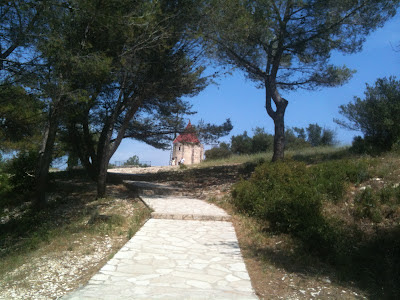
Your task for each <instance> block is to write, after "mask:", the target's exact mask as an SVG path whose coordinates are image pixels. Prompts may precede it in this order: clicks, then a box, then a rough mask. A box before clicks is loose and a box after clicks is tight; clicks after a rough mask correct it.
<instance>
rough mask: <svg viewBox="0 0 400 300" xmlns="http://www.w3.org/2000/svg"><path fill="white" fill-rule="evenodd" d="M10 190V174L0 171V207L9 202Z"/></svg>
mask: <svg viewBox="0 0 400 300" xmlns="http://www.w3.org/2000/svg"><path fill="white" fill-rule="evenodd" d="M11 191H12V186H11V183H10V176H9V175H8V174H2V173H0V208H1V207H4V206H5V205H8V204H9V202H10V193H11Z"/></svg>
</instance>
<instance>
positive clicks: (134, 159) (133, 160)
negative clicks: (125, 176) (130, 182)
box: [124, 155, 140, 166]
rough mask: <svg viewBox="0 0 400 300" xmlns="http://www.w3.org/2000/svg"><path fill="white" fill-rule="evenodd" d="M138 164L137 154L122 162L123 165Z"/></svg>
mask: <svg viewBox="0 0 400 300" xmlns="http://www.w3.org/2000/svg"><path fill="white" fill-rule="evenodd" d="M139 164H140V163H139V156H137V155H134V156H132V157H130V158H128V160H127V161H126V162H124V166H139Z"/></svg>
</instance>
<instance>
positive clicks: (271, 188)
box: [232, 162, 324, 239]
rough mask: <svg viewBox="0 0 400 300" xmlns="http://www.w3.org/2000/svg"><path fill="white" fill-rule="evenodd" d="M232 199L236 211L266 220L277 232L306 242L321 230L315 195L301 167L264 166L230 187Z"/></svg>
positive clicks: (287, 163) (299, 165)
mask: <svg viewBox="0 0 400 300" xmlns="http://www.w3.org/2000/svg"><path fill="white" fill-rule="evenodd" d="M232 196H233V204H234V205H235V206H236V207H237V209H238V210H239V211H241V212H243V213H246V214H249V215H251V216H254V217H256V218H259V219H261V220H268V221H269V222H270V224H271V225H272V227H273V228H274V229H275V230H278V231H283V232H289V233H292V234H294V235H295V236H298V237H301V238H305V239H309V238H311V236H314V235H315V234H316V233H317V231H318V230H319V229H318V228H320V226H322V227H323V226H324V224H323V223H324V221H323V218H322V216H321V201H320V199H319V194H318V193H317V191H316V190H315V188H314V187H313V181H312V176H310V172H309V170H308V169H307V167H306V165H305V164H303V163H299V162H277V163H264V164H262V165H261V166H259V167H257V168H256V169H255V171H254V173H253V174H252V176H251V178H250V180H248V181H244V180H242V181H241V182H239V183H237V184H236V185H235V186H234V187H233V191H232Z"/></svg>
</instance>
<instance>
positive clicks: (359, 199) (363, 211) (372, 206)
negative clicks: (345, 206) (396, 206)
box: [354, 187, 382, 223]
mask: <svg viewBox="0 0 400 300" xmlns="http://www.w3.org/2000/svg"><path fill="white" fill-rule="evenodd" d="M379 200H380V199H379V196H378V194H377V193H375V192H374V191H373V190H372V189H371V188H370V187H367V188H366V189H365V190H363V191H362V192H361V193H359V194H357V195H356V198H355V204H356V208H355V212H354V214H355V216H356V217H358V218H368V219H370V220H371V221H373V222H376V223H379V222H380V221H382V215H381V212H380V209H379Z"/></svg>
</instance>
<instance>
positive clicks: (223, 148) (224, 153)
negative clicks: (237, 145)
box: [205, 143, 232, 160]
mask: <svg viewBox="0 0 400 300" xmlns="http://www.w3.org/2000/svg"><path fill="white" fill-rule="evenodd" d="M205 155H206V159H207V160H211V159H221V158H227V157H229V156H231V155H232V151H231V150H230V148H229V144H227V143H221V144H220V145H219V146H218V147H214V148H211V149H210V150H207V151H206V152H205Z"/></svg>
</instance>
